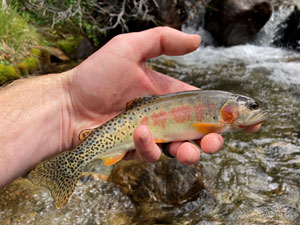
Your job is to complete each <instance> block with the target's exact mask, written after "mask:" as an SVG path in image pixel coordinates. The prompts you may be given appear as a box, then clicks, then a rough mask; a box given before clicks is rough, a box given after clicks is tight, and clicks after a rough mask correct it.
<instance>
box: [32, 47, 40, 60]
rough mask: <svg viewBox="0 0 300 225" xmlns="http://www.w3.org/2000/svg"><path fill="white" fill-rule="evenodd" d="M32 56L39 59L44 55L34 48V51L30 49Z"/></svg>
mask: <svg viewBox="0 0 300 225" xmlns="http://www.w3.org/2000/svg"><path fill="white" fill-rule="evenodd" d="M30 54H31V55H32V56H34V57H37V58H39V57H41V55H42V51H41V50H40V49H38V48H32V49H30Z"/></svg>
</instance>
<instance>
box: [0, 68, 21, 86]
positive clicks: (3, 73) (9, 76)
mask: <svg viewBox="0 0 300 225" xmlns="http://www.w3.org/2000/svg"><path fill="white" fill-rule="evenodd" d="M18 78H20V71H19V70H18V69H17V68H14V67H12V66H6V65H2V64H0V84H4V83H5V82H7V81H9V80H15V79H18Z"/></svg>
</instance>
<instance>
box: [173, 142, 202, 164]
mask: <svg viewBox="0 0 300 225" xmlns="http://www.w3.org/2000/svg"><path fill="white" fill-rule="evenodd" d="M169 152H170V154H171V155H173V156H174V157H176V158H177V160H178V161H179V162H180V163H182V164H185V165H191V164H195V163H196V162H197V161H198V160H199V158H200V151H199V149H198V148H197V147H196V146H195V145H194V144H192V143H189V142H174V143H171V144H170V148H169Z"/></svg>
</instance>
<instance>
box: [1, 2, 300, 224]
mask: <svg viewBox="0 0 300 225" xmlns="http://www.w3.org/2000/svg"><path fill="white" fill-rule="evenodd" d="M290 11H291V8H290V7H288V6H283V7H282V8H279V10H278V11H277V12H276V13H274V14H273V16H272V18H271V20H270V21H269V22H268V24H267V25H266V26H265V28H264V29H263V31H261V32H260V34H259V35H258V36H257V37H256V39H255V40H253V42H252V43H250V44H247V45H241V46H235V47H229V48H222V47H218V48H216V47H211V46H206V47H200V48H199V49H198V50H197V51H195V52H193V53H191V54H188V55H185V56H181V57H166V56H163V57H160V58H158V59H154V60H152V61H151V62H150V64H151V65H152V67H153V68H154V69H156V70H159V71H161V72H164V73H166V74H168V75H170V76H173V77H175V78H178V79H180V80H183V81H185V82H187V83H190V84H192V85H195V86H198V87H200V88H202V89H218V90H226V91H230V92H235V93H240V94H244V95H248V96H251V97H254V98H257V99H259V100H261V101H262V102H264V103H265V104H266V105H267V107H268V111H269V118H268V120H267V121H266V122H265V123H264V124H263V126H262V128H261V130H260V131H259V132H257V133H255V134H247V133H230V134H226V135H225V136H224V139H225V145H224V148H223V150H222V151H221V152H219V153H217V154H214V155H206V154H202V155H201V159H200V161H199V164H201V165H202V166H203V170H204V173H205V174H206V175H205V177H206V180H205V182H206V187H207V190H205V191H203V192H202V193H201V194H200V195H198V197H197V198H196V199H195V198H194V199H193V200H191V201H189V202H185V203H184V204H182V205H180V206H178V207H176V208H173V209H170V208H168V207H166V208H165V209H162V208H159V209H158V210H160V211H164V210H165V213H166V214H167V217H168V218H169V219H168V222H160V224H199V225H200V224H203V225H204V224H300V202H299V199H300V114H299V110H300V53H299V52H293V51H288V50H284V49H280V48H276V47H273V46H272V45H271V41H270V40H272V36H273V35H274V30H275V28H276V26H277V25H278V24H279V23H280V21H282V20H283V19H284V18H285V17H286V16H287V15H288V14H289V12H290ZM185 31H186V32H193V33H195V32H200V33H201V35H202V36H203V38H204V42H207V43H209V42H210V39H209V38H210V37H209V35H207V34H206V33H203V32H205V31H203V30H201V29H200V31H199V30H197V31H195V30H193V29H191V28H185ZM183 176H184V174H183ZM27 186H30V184H27V183H26V182H25V183H22V189H20V186H18V187H19V189H17V190H15V189H13V188H12V190H15V193H14V196H13V197H11V198H12V199H13V201H10V202H6V203H5V204H4V203H3V200H2V203H1V204H0V223H1V224H2V223H3V224H152V223H150V222H149V221H150V220H149V221H148V222H147V220H144V219H141V220H140V221H139V220H134V219H132V218H133V217H134V215H135V217H136V214H137V213H138V212H137V211H136V206H135V205H134V204H133V203H132V202H131V200H130V199H129V198H128V197H127V196H126V195H124V194H122V193H121V192H120V190H119V189H118V188H117V187H116V186H114V185H113V184H111V183H109V182H105V181H99V182H95V181H91V182H88V183H86V184H79V185H78V187H77V188H76V191H75V193H74V194H73V197H72V199H71V200H70V204H67V205H66V207H64V208H63V209H61V210H59V211H57V210H56V209H55V207H54V206H53V202H52V199H51V197H50V194H49V193H48V192H47V191H46V190H44V189H43V190H42V191H39V192H35V193H34V194H31V193H28V192H27V191H26V187H27ZM30 188H32V187H31V186H30ZM9 190H11V189H9ZM6 191H7V190H6ZM20 193H22V194H20ZM4 194H5V193H4ZM6 194H7V193H6ZM18 194H19V195H18ZM0 195H1V194H0ZM1 196H2V197H3V193H2V195H1ZM4 196H5V195H4ZM6 196H7V195H6ZM24 196H25V197H24ZM26 196H27V197H26ZM4 198H5V197H4ZM26 198H27V199H26ZM20 201H21V202H22V203H20ZM28 209H29V211H28ZM141 213H142V212H141ZM161 213H163V212H161ZM143 216H144V217H149V215H146V214H145V215H143V213H142V214H141V215H140V216H139V218H141V217H143ZM150 216H151V215H150ZM1 221H2V222H1ZM128 221H130V222H128ZM145 221H146V222H145Z"/></svg>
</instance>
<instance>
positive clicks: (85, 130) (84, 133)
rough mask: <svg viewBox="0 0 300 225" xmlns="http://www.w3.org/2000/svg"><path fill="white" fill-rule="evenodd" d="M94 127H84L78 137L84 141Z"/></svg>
mask: <svg viewBox="0 0 300 225" xmlns="http://www.w3.org/2000/svg"><path fill="white" fill-rule="evenodd" d="M92 130H93V129H84V130H82V131H80V133H79V135H78V139H79V141H80V142H82V141H84V140H85V139H86V138H87V137H88V136H89V135H90V133H91V132H92Z"/></svg>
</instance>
